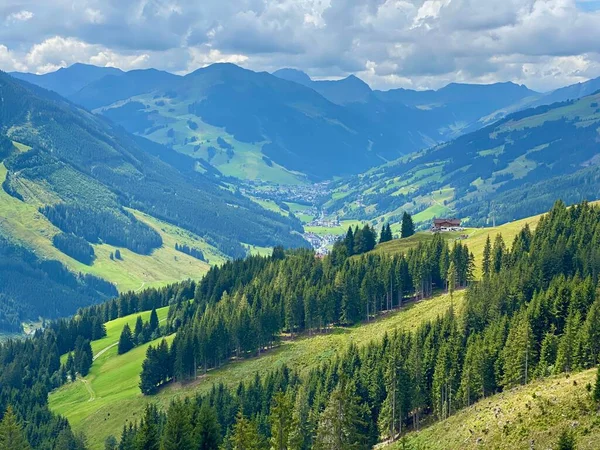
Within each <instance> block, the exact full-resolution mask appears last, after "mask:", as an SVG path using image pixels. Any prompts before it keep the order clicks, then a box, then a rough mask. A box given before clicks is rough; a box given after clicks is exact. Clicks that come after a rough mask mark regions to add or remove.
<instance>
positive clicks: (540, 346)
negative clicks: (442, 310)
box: [0, 202, 600, 449]
mask: <svg viewBox="0 0 600 450" xmlns="http://www.w3.org/2000/svg"><path fill="white" fill-rule="evenodd" d="M599 224H600V209H598V208H597V207H592V206H590V205H588V204H585V203H584V204H581V205H577V206H574V207H571V208H567V207H566V206H565V205H564V204H563V203H560V202H558V203H557V204H556V205H555V206H554V207H553V209H552V210H551V211H550V213H548V214H547V215H546V216H544V217H543V218H541V219H540V221H539V223H538V225H537V228H536V229H535V231H533V232H532V231H531V230H530V229H529V228H527V227H525V228H524V229H523V230H522V231H521V232H520V233H519V234H518V235H517V236H516V237H515V239H514V241H513V243H512V246H511V247H510V249H509V248H507V245H506V243H505V242H504V241H503V239H502V238H501V237H496V238H495V239H494V242H493V245H492V244H490V246H489V249H488V250H486V251H485V252H484V254H485V255H486V256H485V257H484V258H483V262H482V267H483V270H482V272H483V277H482V280H481V281H480V282H478V283H471V284H470V286H468V287H467V289H466V292H465V297H464V301H462V300H461V301H458V298H459V297H458V295H457V294H456V292H455V289H456V288H458V286H460V285H462V284H464V283H469V280H472V269H473V267H472V260H473V258H472V257H471V256H470V252H469V251H468V249H467V247H465V246H463V245H462V244H460V243H459V244H458V245H456V246H454V247H450V246H448V245H447V244H446V243H445V242H444V240H443V239H442V238H441V236H439V235H438V236H437V237H436V238H435V239H434V240H433V241H430V242H426V243H423V244H421V245H418V246H417V247H415V248H413V249H412V250H410V251H408V252H407V253H406V254H404V255H403V256H396V257H390V256H385V255H364V256H362V257H359V258H356V257H352V258H348V257H347V254H346V253H345V252H344V250H343V248H342V247H337V248H336V251H335V252H334V253H333V254H332V255H331V256H328V257H326V258H325V259H324V260H321V259H318V258H315V256H314V255H313V254H312V253H311V252H307V251H303V250H297V251H290V252H283V251H282V250H281V249H276V250H275V251H274V252H273V254H272V256H271V257H268V258H264V257H263V258H261V257H253V258H248V259H246V260H240V261H235V262H231V263H228V264H226V265H225V266H223V267H221V268H213V269H211V271H210V272H209V274H208V275H207V276H206V277H205V278H204V279H203V280H202V281H200V282H199V283H197V284H196V283H193V282H186V283H180V284H177V285H173V286H170V287H168V288H166V289H161V290H148V291H145V292H142V293H139V294H135V293H130V294H127V295H125V296H122V297H120V298H119V299H117V300H114V301H110V302H107V303H105V304H103V305H100V306H95V307H90V308H87V309H85V310H83V311H81V314H80V315H79V317H77V318H76V319H73V320H69V321H61V322H59V323H56V324H53V325H52V326H51V327H50V329H49V330H47V331H46V332H45V333H40V334H39V335H38V336H36V337H35V338H34V339H33V340H31V346H32V348H31V349H30V353H32V354H36V355H38V356H37V359H39V360H43V359H44V358H47V359H48V360H49V362H50V363H49V364H48V365H44V366H43V369H42V368H38V367H37V366H35V365H34V363H33V361H32V360H31V359H30V358H29V355H28V354H26V353H24V351H25V348H24V347H23V345H21V344H18V345H15V344H11V346H10V347H7V346H6V345H5V346H2V347H0V354H1V355H2V356H3V357H2V358H0V361H2V362H1V364H3V365H7V364H9V365H10V364H12V366H11V372H10V373H11V374H13V375H14V376H11V377H8V375H5V374H6V373H7V371H6V370H2V371H0V373H1V374H2V376H3V377H8V378H6V379H7V380H9V381H8V382H6V383H2V384H0V386H2V389H3V390H2V392H0V393H1V394H2V395H0V399H5V398H9V397H8V396H7V394H8V393H10V392H15V391H14V389H17V387H16V385H15V383H17V382H18V380H19V379H20V378H19V374H20V373H22V371H23V370H29V371H30V372H31V374H32V377H33V379H27V382H26V383H27V384H23V386H22V388H21V390H19V391H18V392H21V393H22V394H23V396H22V397H19V398H17V399H16V400H14V406H15V409H16V411H17V412H18V415H19V417H22V418H27V417H31V416H30V414H31V409H29V408H30V407H31V405H32V404H33V405H35V407H36V408H37V409H38V410H39V411H40V412H41V411H47V409H46V408H47V406H46V404H47V403H46V402H45V400H44V397H43V396H36V397H32V396H30V395H29V394H28V393H29V392H31V388H32V386H33V384H32V383H34V382H35V380H37V382H39V383H40V386H43V387H45V388H46V389H48V388H49V387H53V386H57V385H60V384H64V383H66V382H68V381H69V376H68V374H69V373H71V374H73V373H74V372H73V371H77V372H79V371H80V370H81V372H80V373H81V375H82V376H86V375H87V372H88V370H89V366H90V364H91V365H92V367H93V364H94V363H92V362H91V361H87V362H86V356H85V355H87V354H91V353H92V350H91V349H90V350H89V353H88V350H86V348H87V346H89V343H88V344H86V340H89V339H98V337H100V338H102V337H103V336H104V333H105V332H106V331H105V330H103V328H102V326H101V324H102V322H106V321H107V320H110V319H114V318H116V317H119V316H121V315H127V314H131V313H133V314H134V315H135V314H139V311H147V310H149V309H153V308H159V307H163V306H165V305H166V304H167V303H170V304H171V308H170V311H169V314H168V316H167V317H166V321H165V322H164V324H161V322H159V319H158V317H156V314H154V313H152V314H151V315H150V322H149V323H143V321H141V320H140V321H136V325H135V333H132V330H131V329H130V328H128V327H124V328H123V332H122V333H121V338H120V340H119V352H121V348H123V349H124V350H123V354H122V355H121V358H123V357H125V359H119V360H118V361H120V362H119V363H118V364H109V365H108V366H103V367H104V369H103V370H115V371H118V370H119V367H127V370H131V368H132V367H133V366H132V365H131V364H126V365H123V364H124V363H126V361H127V358H126V356H127V355H128V354H129V352H132V353H131V355H132V357H133V356H135V358H134V359H136V360H137V358H138V357H139V354H140V352H142V351H146V360H145V361H144V363H143V367H142V373H141V380H140V381H141V382H140V388H141V390H142V392H144V393H146V394H152V393H153V392H155V390H156V389H157V387H159V386H160V385H166V386H171V385H172V384H173V383H175V382H177V383H182V382H183V383H185V382H189V381H194V380H196V382H197V381H198V380H197V377H200V380H201V379H202V378H201V377H202V375H201V374H202V373H203V372H204V371H205V370H207V369H209V373H210V371H211V368H212V367H218V366H219V365H220V364H221V363H224V362H226V361H227V360H228V359H230V358H234V359H239V358H244V357H246V356H251V355H253V354H256V353H257V352H259V353H262V352H264V351H268V349H269V348H270V347H271V346H272V345H273V344H276V343H277V341H278V336H280V333H281V331H284V332H287V333H291V334H292V335H296V334H297V333H299V332H301V331H302V330H306V331H307V332H309V333H315V334H318V333H319V332H320V331H321V330H323V329H324V328H326V327H330V326H332V325H349V324H353V323H357V322H358V321H361V320H362V319H363V318H364V319H366V318H367V317H369V318H375V315H380V314H382V313H383V314H385V311H387V310H390V309H393V308H397V306H398V305H399V304H400V303H402V304H405V302H406V301H410V300H411V299H412V298H414V297H415V296H416V298H421V297H422V296H424V297H427V296H429V295H431V293H432V290H433V289H434V288H435V287H436V286H437V287H443V286H445V285H446V283H447V287H448V289H449V291H450V294H449V295H450V297H451V298H452V295H457V302H456V306H457V307H456V308H452V307H451V308H450V310H449V311H448V312H447V313H446V314H444V315H443V316H439V317H438V318H437V319H436V320H434V321H433V322H430V323H423V324H421V325H418V326H416V327H411V328H410V329H400V330H398V331H396V332H394V333H390V334H387V335H385V336H383V337H382V338H381V339H380V340H378V341H375V342H373V343H371V344H369V345H366V346H362V347H359V346H357V345H354V344H350V346H349V348H348V350H347V351H346V352H343V353H342V354H339V353H338V354H337V355H330V357H329V358H326V359H324V360H323V362H322V364H321V365H320V366H319V367H317V368H315V369H313V370H310V371H309V372H308V373H306V372H301V371H296V370H292V369H290V368H286V367H283V368H277V369H276V370H273V371H272V372H271V373H268V374H264V371H263V372H262V373H263V374H262V375H257V376H256V377H255V379H254V380H253V381H248V382H245V383H240V385H239V386H238V387H237V388H235V389H231V388H229V387H228V386H225V385H221V386H215V387H214V388H213V389H212V390H210V391H209V392H206V391H204V393H202V394H199V395H198V396H197V397H196V398H195V399H194V400H193V401H186V402H175V403H174V404H172V405H170V407H169V409H168V411H164V410H162V411H161V410H158V409H155V408H153V407H152V406H151V405H150V406H148V408H147V409H146V410H145V412H144V415H143V417H142V418H137V417H136V419H135V420H134V421H133V422H132V424H131V426H126V427H125V428H124V429H123V430H122V433H121V442H122V444H123V445H130V444H131V445H133V444H132V443H134V442H140V441H146V442H152V443H153V444H152V445H159V444H160V443H162V444H163V445H165V443H166V442H171V441H172V440H173V439H178V438H177V436H188V438H184V439H183V440H181V441H177V445H178V447H174V448H179V449H187V448H192V446H193V442H194V443H197V442H200V440H202V442H204V439H209V438H210V439H211V442H213V444H212V447H208V448H214V446H215V445H217V444H215V443H224V444H225V445H226V446H227V445H231V446H233V447H235V445H237V444H236V442H241V443H243V445H246V446H250V447H251V448H257V449H262V448H269V446H270V444H269V442H287V443H288V446H289V447H292V448H357V449H367V448H370V447H371V446H372V445H373V444H375V443H376V442H377V441H380V440H385V439H388V438H390V437H391V438H396V437H397V436H398V434H399V433H406V432H410V431H411V430H413V429H420V428H421V427H422V426H424V425H425V424H429V423H431V422H434V421H437V420H444V419H446V418H448V417H452V416H454V415H455V414H457V413H458V412H459V411H460V410H461V409H463V408H465V407H469V406H470V405H472V404H473V403H475V402H477V401H480V400H482V399H483V401H487V398H491V399H493V398H494V397H491V396H492V395H494V394H496V393H499V392H503V393H504V394H505V395H506V393H508V392H509V391H510V390H511V389H513V388H515V387H518V386H521V385H527V384H529V383H530V382H532V380H535V379H540V380H541V379H544V378H545V377H547V376H549V375H552V374H555V375H560V374H563V373H569V372H578V371H580V370H584V369H588V368H591V367H593V366H594V365H596V364H597V362H598V358H599V355H600V349H599V348H598V346H597V343H598V342H599V341H598V336H599V333H600V331H599V330H600V299H599V298H598V290H597V283H598V274H600V256H599V255H598V249H599V248H600V245H599V243H598V242H597V241H598V236H600V234H599V227H600V225H599ZM192 298H193V299H194V300H193V301H192V302H190V301H189V299H192ZM461 298H462V296H461ZM450 302H451V303H452V300H450ZM301 306H302V307H301ZM153 317H154V318H153ZM163 317H164V316H163ZM137 322H140V323H139V325H138V323H137ZM159 324H161V325H159ZM146 329H147V330H148V332H146V331H145V330H146ZM111 330H113V327H112V325H111ZM152 330H154V331H152ZM113 331H114V330H113ZM113 331H111V332H113ZM173 332H176V336H174V337H173ZM133 336H136V338H135V339H136V340H135V341H133V339H134V338H133ZM160 336H166V337H168V338H167V339H166V340H165V341H164V343H163V342H160ZM156 337H158V338H159V339H158V340H154V341H152V343H151V346H150V347H146V346H147V343H148V339H149V338H150V339H155V338H156ZM53 340H54V342H55V344H54V346H53V345H49V343H52V341H53ZM140 340H141V341H140ZM136 342H137V345H138V347H135V345H136ZM139 342H142V343H143V344H140V343H139ZM127 343H129V345H130V346H133V347H134V348H133V349H132V350H129V351H128V350H127V349H128V348H130V347H127V349H125V344H127ZM90 347H91V346H90ZM73 350H74V356H73V357H72V358H70V361H71V362H69V358H67V359H66V362H65V364H66V365H65V366H62V368H61V367H60V365H59V362H60V358H59V355H60V354H62V353H65V352H69V351H73ZM115 361H116V360H115ZM71 378H72V379H73V378H74V377H71ZM576 378H577V379H578V377H576ZM582 379H583V378H582ZM592 388H593V386H591V385H590V388H589V389H590V390H592ZM102 389H104V388H102ZM599 392H600V391H599ZM92 395H93V393H92ZM588 395H589V394H588ZM147 399H148V400H152V397H151V396H150V397H148V398H147ZM586 401H588V400H586ZM589 401H591V399H590V400H589ZM88 403H90V404H91V403H93V401H92V402H88ZM150 403H151V402H150ZM555 406H556V407H559V408H560V407H561V406H560V404H548V403H544V408H548V409H551V408H554V407H555ZM532 407H534V408H535V407H537V406H535V405H533V406H532ZM125 410H126V408H125ZM591 410H593V408H591V409H590V408H587V409H585V410H584V409H579V411H580V412H581V413H582V414H587V413H588V411H591ZM507 413H508V412H507ZM504 414H505V413H504V411H502V412H501V415H502V417H504ZM551 414H552V415H551V417H556V415H557V413H556V412H554V411H553V412H552V413H551ZM558 414H560V413H558ZM192 417H194V418H198V420H197V421H196V420H195V419H194V420H193V421H192V420H191V419H189V418H192ZM549 417H550V416H549ZM200 418H201V419H200ZM98 419H99V420H102V418H101V417H99V418H98ZM188 419H189V420H188ZM585 420H586V422H585V423H588V422H587V418H586V419H585ZM26 423H27V427H26V431H27V437H28V439H30V440H31V441H32V442H35V444H34V445H35V447H36V448H46V447H43V446H40V445H38V444H37V443H38V442H46V441H45V439H47V436H49V435H48V429H47V428H46V427H45V425H44V427H42V426H40V425H39V424H38V423H37V422H33V421H26ZM538 424H539V427H540V428H539V431H536V432H543V431H546V430H548V428H547V427H548V426H553V425H552V423H551V421H548V422H542V421H540V422H538ZM536 426H538V425H536ZM186 430H187V431H186ZM190 430H193V431H190ZM507 431H508V432H510V429H509V430H507ZM477 432H479V430H477ZM575 433H576V434H578V435H580V437H581V435H582V434H585V430H581V431H580V430H575ZM200 436H202V437H200ZM190 437H193V439H198V440H199V441H193V442H192V441H190V440H189V438H190ZM409 437H410V436H409ZM34 439H35V441H33V440H34ZM331 442H338V444H339V445H337V447H336V446H335V445H333V444H331ZM95 445H97V444H95ZM240 445H241V444H240Z"/></svg>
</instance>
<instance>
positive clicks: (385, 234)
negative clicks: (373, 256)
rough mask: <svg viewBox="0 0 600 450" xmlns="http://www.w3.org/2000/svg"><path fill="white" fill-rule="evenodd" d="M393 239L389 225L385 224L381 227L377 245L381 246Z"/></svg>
mask: <svg viewBox="0 0 600 450" xmlns="http://www.w3.org/2000/svg"><path fill="white" fill-rule="evenodd" d="M392 239H393V236H392V228H391V227H390V224H389V223H388V224H385V225H383V227H381V235H380V237H379V243H380V244H383V243H384V242H389V241H391V240H392Z"/></svg>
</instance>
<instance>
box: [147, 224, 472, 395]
mask: <svg viewBox="0 0 600 450" xmlns="http://www.w3.org/2000/svg"><path fill="white" fill-rule="evenodd" d="M367 227H368V226H367ZM364 230H367V229H366V228H365V229H364ZM368 230H369V231H368V232H369V233H370V232H371V228H370V227H369V228H368ZM350 231H352V230H350ZM361 231H362V230H359V232H361ZM354 235H356V233H354ZM340 249H341V250H340V251H337V250H334V251H333V252H332V254H331V255H329V256H328V257H326V258H325V259H323V260H321V259H319V258H316V257H315V254H314V252H312V251H309V250H302V249H299V250H293V251H287V252H284V251H283V250H282V249H279V248H276V249H275V250H274V251H273V254H272V256H271V257H260V256H253V257H249V258H246V259H245V260H238V261H233V262H229V263H226V264H225V265H223V266H222V267H213V268H211V269H210V270H209V272H208V273H207V275H206V276H205V277H204V278H203V280H202V281H200V282H199V283H198V284H197V286H196V289H195V292H194V302H193V303H190V302H188V301H185V300H184V298H180V300H179V301H178V302H176V303H173V304H172V305H171V308H170V309H169V318H168V326H169V327H170V328H169V332H177V335H176V337H175V339H174V341H173V344H172V346H171V348H170V349H165V351H167V350H168V353H169V355H170V356H169V357H168V358H167V356H166V355H163V354H161V352H159V351H156V349H155V348H151V349H149V350H148V359H153V358H154V359H155V360H156V361H158V360H161V361H167V362H168V364H170V365H171V368H170V369H169V370H165V371H163V370H162V368H161V369H160V370H159V371H160V374H161V375H160V376H159V375H157V374H156V373H153V369H154V368H156V367H161V365H162V363H161V364H159V363H157V362H156V361H149V362H148V364H147V365H146V364H145V365H144V370H143V371H142V375H141V378H142V380H141V386H142V390H143V391H144V393H152V392H155V391H156V388H157V387H158V386H159V385H162V384H164V383H165V382H168V381H169V380H170V379H172V378H174V379H178V380H187V379H192V378H194V377H195V376H196V374H197V372H198V370H201V371H206V370H208V369H211V368H213V367H219V366H220V365H222V364H223V363H225V362H226V361H227V360H229V358H232V357H236V358H240V357H245V356H248V355H254V354H260V353H261V352H262V351H264V350H268V349H269V348H272V347H274V346H276V345H277V344H278V343H279V340H280V336H281V333H282V332H287V333H290V334H291V335H292V336H295V335H297V334H299V333H308V334H313V333H322V332H327V331H328V329H329V328H330V327H331V326H332V325H343V326H349V325H353V324H356V323H358V322H361V321H369V320H372V319H373V318H375V317H376V316H377V315H378V314H380V313H381V312H383V311H389V310H392V309H397V308H399V307H401V306H402V305H403V304H404V303H405V302H406V301H409V300H411V299H422V298H427V297H429V296H431V295H432V294H433V292H434V289H445V288H446V287H447V281H448V278H447V277H448V273H449V269H450V267H451V266H452V267H453V272H452V273H453V286H456V287H464V286H466V285H467V283H468V282H469V281H470V280H471V279H472V277H473V267H474V266H473V256H472V254H470V253H469V251H468V249H467V247H466V246H464V245H462V244H461V243H460V242H457V243H456V244H454V245H453V246H452V248H450V246H449V245H448V243H447V242H446V241H445V240H444V239H443V237H442V236H439V235H436V236H434V237H433V239H432V240H431V241H428V242H424V243H420V244H418V245H417V247H415V248H414V249H412V250H410V251H409V252H408V253H407V254H406V255H396V256H393V257H392V256H387V255H384V256H381V255H373V254H367V255H362V256H360V257H354V258H349V257H348V256H347V252H346V250H345V247H344V244H343V243H342V244H341V247H340ZM149 380H151V381H149Z"/></svg>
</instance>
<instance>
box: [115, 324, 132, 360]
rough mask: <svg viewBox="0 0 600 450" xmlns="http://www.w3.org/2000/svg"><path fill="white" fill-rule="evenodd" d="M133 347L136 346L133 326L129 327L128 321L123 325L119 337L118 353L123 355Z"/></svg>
mask: <svg viewBox="0 0 600 450" xmlns="http://www.w3.org/2000/svg"><path fill="white" fill-rule="evenodd" d="M133 347H135V343H134V341H133V335H132V334H131V328H129V324H128V323H126V324H125V326H124V327H123V331H121V336H120V337H119V345H118V349H117V353H118V354H119V355H122V354H123V353H127V352H128V351H129V350H131V349H132V348H133Z"/></svg>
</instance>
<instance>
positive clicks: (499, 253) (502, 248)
mask: <svg viewBox="0 0 600 450" xmlns="http://www.w3.org/2000/svg"><path fill="white" fill-rule="evenodd" d="M505 254H506V244H505V243H504V239H503V238H502V235H501V234H500V233H498V234H497V235H496V238H495V239H494V247H493V248H492V265H491V268H492V270H493V271H494V272H495V273H498V272H500V269H502V264H503V263H504V258H505Z"/></svg>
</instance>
